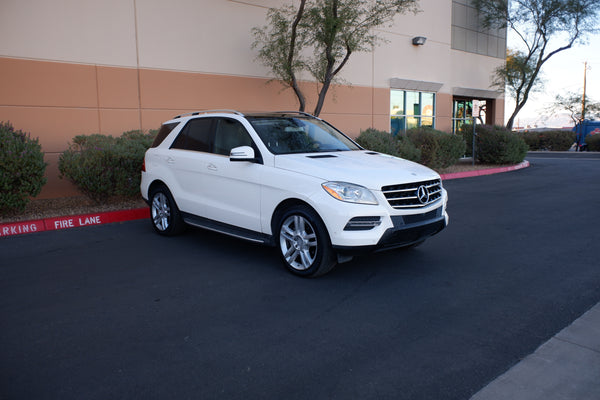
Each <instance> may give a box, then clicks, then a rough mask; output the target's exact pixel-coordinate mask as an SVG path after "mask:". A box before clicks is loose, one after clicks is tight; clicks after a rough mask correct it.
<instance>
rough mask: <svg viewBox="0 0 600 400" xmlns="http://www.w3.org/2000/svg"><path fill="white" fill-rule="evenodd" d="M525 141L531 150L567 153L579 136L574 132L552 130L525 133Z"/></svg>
mask: <svg viewBox="0 0 600 400" xmlns="http://www.w3.org/2000/svg"><path fill="white" fill-rule="evenodd" d="M522 135H523V140H525V143H527V145H528V146H529V150H549V151H567V150H569V149H570V148H571V146H572V145H573V143H575V140H576V136H577V134H576V133H575V132H573V131H565V130H552V131H541V132H525V133H523V134H522Z"/></svg>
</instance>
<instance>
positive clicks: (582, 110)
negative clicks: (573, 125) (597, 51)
mask: <svg viewBox="0 0 600 400" xmlns="http://www.w3.org/2000/svg"><path fill="white" fill-rule="evenodd" d="M583 65H584V66H583V96H581V120H582V121H583V120H585V86H586V83H585V78H586V75H587V70H588V66H587V61H586V62H584V63H583Z"/></svg>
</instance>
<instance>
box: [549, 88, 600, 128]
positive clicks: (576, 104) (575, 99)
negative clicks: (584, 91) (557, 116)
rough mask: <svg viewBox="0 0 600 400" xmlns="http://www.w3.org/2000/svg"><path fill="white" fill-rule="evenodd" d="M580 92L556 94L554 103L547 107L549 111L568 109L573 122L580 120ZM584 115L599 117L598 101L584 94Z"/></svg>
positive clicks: (599, 107)
mask: <svg viewBox="0 0 600 400" xmlns="http://www.w3.org/2000/svg"><path fill="white" fill-rule="evenodd" d="M581 103H582V102H581V94H578V93H575V92H569V93H567V94H565V95H564V96H563V95H560V94H558V95H556V98H555V100H554V103H552V104H551V105H550V107H549V109H548V111H549V112H551V113H555V112H557V111H563V110H564V111H568V112H569V113H570V117H571V120H572V121H573V123H574V124H576V123H577V122H579V121H581ZM585 116H586V118H600V103H596V102H595V101H593V100H592V99H590V98H589V97H588V96H587V95H586V96H585Z"/></svg>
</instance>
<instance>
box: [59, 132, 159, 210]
mask: <svg viewBox="0 0 600 400" xmlns="http://www.w3.org/2000/svg"><path fill="white" fill-rule="evenodd" d="M155 135H156V132H151V133H144V132H141V131H129V132H125V133H123V134H122V135H121V136H120V137H113V136H106V135H99V134H94V135H79V136H75V137H74V138H73V142H72V144H71V145H70V146H69V148H68V149H67V150H66V151H65V152H63V153H62V154H61V156H60V158H59V162H58V169H59V171H60V174H61V177H66V178H67V179H69V180H70V181H71V182H73V183H74V184H75V186H77V188H78V189H79V190H80V191H81V192H82V193H83V194H85V195H86V196H88V197H90V198H91V199H93V200H95V201H96V202H102V201H104V200H106V199H107V198H110V197H113V196H121V197H133V196H137V195H139V191H140V171H141V169H142V164H143V161H144V153H145V152H146V150H147V149H148V148H149V147H150V145H151V144H152V141H153V140H154V136H155Z"/></svg>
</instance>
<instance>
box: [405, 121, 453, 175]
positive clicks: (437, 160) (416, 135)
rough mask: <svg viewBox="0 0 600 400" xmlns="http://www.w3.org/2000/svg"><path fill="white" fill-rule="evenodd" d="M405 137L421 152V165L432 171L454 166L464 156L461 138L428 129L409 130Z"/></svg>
mask: <svg viewBox="0 0 600 400" xmlns="http://www.w3.org/2000/svg"><path fill="white" fill-rule="evenodd" d="M406 135H407V137H408V138H409V140H410V141H411V142H412V143H413V144H414V145H415V146H416V147H417V148H418V149H419V150H421V163H422V164H425V165H427V166H428V167H430V168H433V169H440V168H446V167H449V166H451V165H453V164H456V162H457V161H458V159H459V158H460V157H462V156H463V155H464V154H465V141H464V140H463V138H462V137H461V136H457V135H452V134H449V133H445V132H441V131H438V130H435V129H432V128H428V127H420V128H414V129H409V130H408V131H407V132H406Z"/></svg>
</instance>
